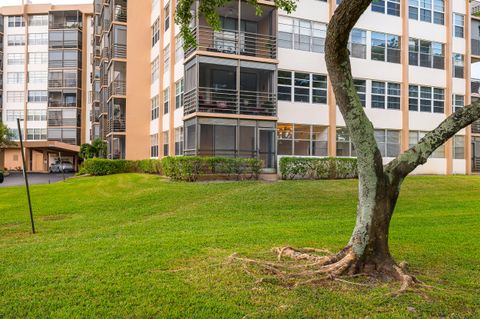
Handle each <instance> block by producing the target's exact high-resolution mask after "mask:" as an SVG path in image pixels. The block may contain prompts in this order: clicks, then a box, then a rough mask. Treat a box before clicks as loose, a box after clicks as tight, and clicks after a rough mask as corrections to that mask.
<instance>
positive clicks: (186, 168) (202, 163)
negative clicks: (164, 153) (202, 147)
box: [162, 156, 262, 182]
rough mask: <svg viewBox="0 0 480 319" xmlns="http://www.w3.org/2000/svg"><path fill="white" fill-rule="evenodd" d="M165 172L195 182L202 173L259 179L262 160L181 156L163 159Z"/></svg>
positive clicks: (181, 179)
mask: <svg viewBox="0 0 480 319" xmlns="http://www.w3.org/2000/svg"><path fill="white" fill-rule="evenodd" d="M162 167H163V173H164V174H165V175H166V176H168V177H170V178H171V179H172V180H178V181H189V182H193V181H196V180H198V178H199V176H201V175H226V176H227V177H230V178H232V177H233V178H236V179H237V180H239V179H242V178H246V179H258V175H259V174H260V169H261V167H262V165H261V161H260V160H258V159H254V158H226V157H198V156H179V157H171V156H169V157H165V158H163V159H162Z"/></svg>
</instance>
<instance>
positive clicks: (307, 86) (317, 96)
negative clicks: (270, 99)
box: [278, 71, 327, 104]
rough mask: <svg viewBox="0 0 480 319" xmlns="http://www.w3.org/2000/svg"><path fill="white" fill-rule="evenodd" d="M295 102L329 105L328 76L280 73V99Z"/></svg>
mask: <svg viewBox="0 0 480 319" xmlns="http://www.w3.org/2000/svg"><path fill="white" fill-rule="evenodd" d="M292 74H293V76H294V78H293V80H294V82H293V83H294V85H293V97H294V101H293V102H304V103H321V104H326V103H327V76H326V75H321V74H310V73H303V72H290V71H278V99H279V100H282V101H291V98H292Z"/></svg>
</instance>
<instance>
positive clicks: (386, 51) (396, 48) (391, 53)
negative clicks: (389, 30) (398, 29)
mask: <svg viewBox="0 0 480 319" xmlns="http://www.w3.org/2000/svg"><path fill="white" fill-rule="evenodd" d="M371 58H372V60H376V61H386V62H391V63H400V37H399V36H398V35H391V34H385V33H379V32H372V55H371Z"/></svg>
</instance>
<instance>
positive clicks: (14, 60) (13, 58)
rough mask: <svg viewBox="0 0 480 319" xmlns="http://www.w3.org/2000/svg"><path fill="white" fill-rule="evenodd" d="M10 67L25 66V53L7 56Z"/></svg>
mask: <svg viewBox="0 0 480 319" xmlns="http://www.w3.org/2000/svg"><path fill="white" fill-rule="evenodd" d="M7 64H8V65H23V64H25V53H9V54H8V55H7Z"/></svg>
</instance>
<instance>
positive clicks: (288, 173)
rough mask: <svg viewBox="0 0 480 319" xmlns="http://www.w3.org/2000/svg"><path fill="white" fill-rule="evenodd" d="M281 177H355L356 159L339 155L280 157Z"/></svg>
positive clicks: (356, 173) (356, 175) (356, 174)
mask: <svg viewBox="0 0 480 319" xmlns="http://www.w3.org/2000/svg"><path fill="white" fill-rule="evenodd" d="M280 173H281V175H282V179H345V178H357V177H358V172H357V159H356V158H341V157H323V158H318V157H288V156H285V157H282V158H281V159H280Z"/></svg>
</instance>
